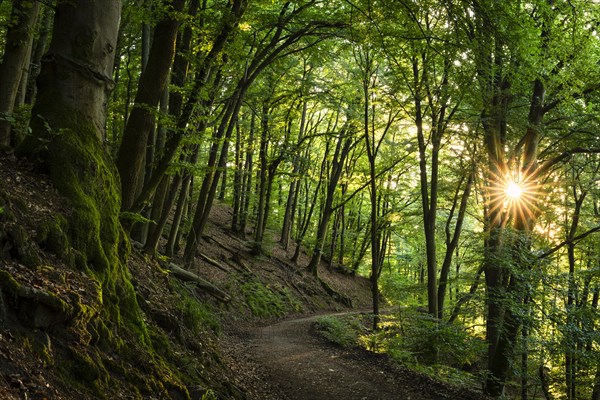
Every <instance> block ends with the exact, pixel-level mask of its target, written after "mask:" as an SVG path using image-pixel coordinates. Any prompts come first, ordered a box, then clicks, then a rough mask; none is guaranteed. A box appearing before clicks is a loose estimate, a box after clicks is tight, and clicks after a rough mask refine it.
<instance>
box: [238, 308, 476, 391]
mask: <svg viewBox="0 0 600 400" xmlns="http://www.w3.org/2000/svg"><path fill="white" fill-rule="evenodd" d="M330 315H336V314H330ZM317 318H318V316H312V317H306V318H300V319H294V320H288V321H283V322H279V323H276V324H274V325H270V326H267V327H264V328H259V329H257V330H256V331H255V332H253V334H252V336H251V338H250V343H249V344H250V346H249V352H250V356H251V358H253V359H254V360H255V361H256V362H257V364H258V365H259V366H260V368H261V369H262V371H260V372H261V374H263V375H265V376H266V377H267V379H268V380H269V383H272V384H274V385H275V386H277V387H278V388H279V390H280V391H281V392H282V393H284V394H285V396H286V397H287V398H288V399H291V400H296V399H298V400H300V399H302V400H309V399H310V400H333V399H343V400H354V399H356V400H363V399H364V400H367V399H406V400H430V399H431V400H433V399H480V398H481V395H480V394H477V393H472V392H468V391H467V392H465V391H462V390H460V389H456V388H453V387H449V386H448V385H445V384H442V383H439V382H436V381H434V380H432V379H430V378H428V377H426V376H422V375H419V374H416V373H414V372H412V371H409V370H406V369H402V368H399V367H397V366H392V365H390V364H389V362H387V361H386V360H385V358H384V357H381V356H377V355H374V354H371V353H368V352H366V351H361V350H357V349H354V350H345V349H341V348H339V347H336V346H332V345H330V344H328V343H326V342H324V341H323V340H321V339H320V338H318V337H317V336H315V335H313V334H311V326H312V324H313V323H314V322H315V320H316V319H317Z"/></svg>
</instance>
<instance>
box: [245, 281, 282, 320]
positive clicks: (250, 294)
mask: <svg viewBox="0 0 600 400" xmlns="http://www.w3.org/2000/svg"><path fill="white" fill-rule="evenodd" d="M241 291H242V294H243V295H244V297H245V298H246V304H248V306H249V307H250V310H251V311H252V314H254V315H255V316H257V317H261V318H268V317H280V316H282V315H283V314H284V313H285V306H284V303H283V301H282V299H281V297H280V296H278V295H277V294H276V293H274V292H273V291H271V290H269V288H267V287H265V286H264V285H263V284H262V283H260V282H258V281H251V282H248V283H245V284H243V285H242V287H241Z"/></svg>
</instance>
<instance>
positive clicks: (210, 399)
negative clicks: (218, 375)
mask: <svg viewBox="0 0 600 400" xmlns="http://www.w3.org/2000/svg"><path fill="white" fill-rule="evenodd" d="M217 399H218V397H217V395H216V394H215V392H214V391H213V390H212V389H208V390H207V391H206V393H204V394H203V395H202V400H217Z"/></svg>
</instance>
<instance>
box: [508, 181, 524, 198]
mask: <svg viewBox="0 0 600 400" xmlns="http://www.w3.org/2000/svg"><path fill="white" fill-rule="evenodd" d="M522 194H523V188H521V186H519V184H518V183H516V182H510V183H509V184H508V186H507V187H506V195H507V196H508V197H509V198H511V199H513V200H517V199H519V198H520V197H521V195H522Z"/></svg>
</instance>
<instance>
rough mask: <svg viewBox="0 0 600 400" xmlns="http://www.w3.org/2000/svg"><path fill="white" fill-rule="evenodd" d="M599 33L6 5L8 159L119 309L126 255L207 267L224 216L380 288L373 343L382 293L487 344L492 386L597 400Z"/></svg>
mask: <svg viewBox="0 0 600 400" xmlns="http://www.w3.org/2000/svg"><path fill="white" fill-rule="evenodd" d="M100 3H101V4H100ZM599 21H600V3H599V2H598V1H597V0H568V1H567V0H528V1H495V0H424V1H411V0H356V1H347V0H333V1H321V0H309V1H270V0H256V1H248V0H224V1H221V0H202V1H201V0H123V1H119V0H104V1H102V2H96V1H93V0H69V1H61V0H59V1H44V2H42V1H31V0H13V1H9V2H7V1H0V51H1V54H2V61H1V63H0V77H1V80H0V148H1V149H2V151H5V152H8V153H14V154H16V155H18V156H20V157H21V156H22V157H27V158H29V159H30V160H33V161H34V162H35V163H36V164H37V165H39V166H40V168H41V169H43V170H44V171H45V172H47V173H48V174H49V175H50V177H51V179H52V181H53V183H54V185H55V186H56V187H57V188H58V190H59V191H60V192H61V193H62V194H63V195H64V196H65V197H67V198H68V199H69V201H70V202H71V203H72V205H73V207H74V209H75V211H74V213H73V215H72V216H71V217H70V219H69V228H68V229H67V231H68V235H69V240H70V242H71V243H72V245H73V247H74V248H75V249H76V250H77V252H76V254H75V253H74V254H71V255H69V257H70V260H71V262H72V263H73V265H76V266H78V267H79V268H84V269H89V270H90V271H91V273H93V274H95V275H96V276H98V279H99V281H100V282H102V285H103V287H104V288H105V289H106V292H107V295H106V298H107V302H109V303H110V298H111V297H110V295H109V294H110V293H112V294H115V293H120V294H123V293H125V295H124V298H125V299H128V300H124V301H122V302H121V304H120V305H118V306H117V305H115V309H119V307H120V311H119V313H120V314H122V313H125V308H124V307H125V304H128V303H131V304H133V303H135V295H134V294H132V292H131V290H132V289H131V288H130V287H129V286H130V284H128V283H127V282H128V281H127V279H128V278H127V274H126V272H125V271H126V257H127V254H128V252H129V251H130V246H131V244H130V243H131V242H133V243H135V244H139V246H141V247H143V249H144V251H145V252H146V253H147V254H149V255H151V256H153V257H162V256H163V255H164V256H167V257H175V258H177V259H178V260H180V262H181V264H182V265H184V266H186V267H191V266H193V265H194V262H195V261H194V260H195V257H196V254H197V252H198V250H199V248H200V247H201V245H202V244H201V241H200V239H201V238H202V236H203V234H204V233H205V228H206V224H207V221H208V215H209V213H210V211H211V208H212V206H213V205H214V204H215V202H221V203H225V204H227V205H229V206H230V207H231V210H232V218H231V226H230V229H231V231H232V232H233V233H235V234H236V235H239V236H240V237H243V238H248V239H250V240H252V243H253V247H254V251H255V253H256V255H261V254H264V253H268V252H269V248H270V246H273V243H274V241H279V242H280V243H281V244H282V245H283V246H285V248H287V249H288V250H289V257H290V259H291V260H292V261H297V260H298V257H299V253H300V251H301V249H302V247H305V248H308V249H309V252H310V256H311V261H310V263H309V264H308V265H303V266H302V267H306V268H308V269H309V270H310V271H311V272H312V273H313V274H314V275H315V276H318V275H319V269H320V268H323V265H328V266H330V267H335V268H339V269H342V270H344V271H346V272H347V273H350V274H361V275H364V276H368V277H369V279H370V280H371V286H372V293H373V313H374V315H375V319H374V327H373V328H374V329H377V328H378V324H379V320H378V316H379V314H380V307H381V306H380V297H381V295H383V297H384V298H385V299H386V301H388V302H390V303H393V304H401V305H404V306H420V307H423V308H424V312H425V313H426V314H428V315H429V316H430V317H431V318H432V320H434V321H435V323H436V326H438V327H440V326H442V327H444V326H451V325H457V326H461V327H462V328H464V330H465V331H466V332H468V334H469V335H471V336H472V337H476V338H479V339H482V340H484V341H485V344H486V348H487V350H486V353H485V354H484V355H483V356H482V358H483V360H484V361H482V363H484V364H485V365H483V366H482V368H483V369H484V370H485V373H484V374H483V380H484V382H485V383H484V388H485V392H486V394H488V395H491V396H496V397H499V396H502V395H503V393H505V390H506V387H507V386H511V388H512V390H513V392H518V393H520V395H521V398H522V399H526V398H528V396H535V394H532V393H534V392H535V391H536V390H537V393H538V395H540V396H544V398H547V399H549V398H554V397H552V396H555V397H556V396H558V397H560V398H567V399H569V400H575V399H576V398H590V399H592V400H598V399H600V367H599V366H600V347H599V346H600V337H599V334H598V326H599V323H600V317H599V316H600V314H599V309H598V301H599V296H600V235H599V234H598V231H600V225H599V221H600V208H599V207H600V174H599V170H600V158H599V157H600V156H599V153H600V32H599ZM273 231H275V232H277V235H276V237H273V236H272V235H271V234H270V233H269V232H273ZM123 287H125V288H126V289H122V288H123ZM329 290H331V291H332V292H335V291H333V289H331V288H329ZM117 297H118V296H117ZM120 314H119V315H120ZM132 318H133V319H134V320H136V321H137V322H136V323H138V324H140V326H141V325H143V323H142V322H141V318H140V317H139V316H135V315H134V316H133V317H132ZM440 331H443V329H442V328H440ZM140 335H142V336H143V332H141V333H140ZM540 393H541V394H540Z"/></svg>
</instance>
